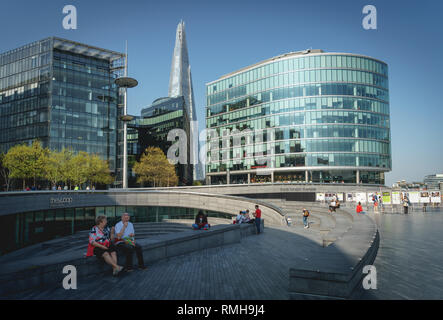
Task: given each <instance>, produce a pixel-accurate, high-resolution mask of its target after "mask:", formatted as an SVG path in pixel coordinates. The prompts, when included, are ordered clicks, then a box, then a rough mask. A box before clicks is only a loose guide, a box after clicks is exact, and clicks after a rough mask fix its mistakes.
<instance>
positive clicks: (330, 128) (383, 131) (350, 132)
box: [208, 124, 389, 149]
mask: <svg viewBox="0 0 443 320" xmlns="http://www.w3.org/2000/svg"><path fill="white" fill-rule="evenodd" d="M271 130H274V132H273V133H271V132H270V131H271ZM257 133H258V134H260V133H259V132H257ZM261 134H262V135H263V138H261V137H260V138H259V139H262V140H263V141H267V140H268V136H269V137H270V139H272V138H271V134H272V135H273V136H274V140H288V139H304V138H328V137H334V138H336V137H341V138H368V139H376V140H386V141H389V129H388V128H377V127H362V126H356V125H334V124H330V125H315V126H311V125H308V126H297V127H293V126H290V127H289V126H288V127H280V128H275V129H265V130H264V132H263V133H261ZM228 135H229V133H228ZM222 136H223V138H221V137H216V138H215V139H210V138H211V137H210V135H209V136H208V141H210V143H211V148H213V149H214V148H216V146H217V144H218V145H219V147H220V148H222V144H223V140H224V139H226V140H227V137H226V135H225V134H222ZM255 140H256V139H254V137H253V136H251V137H250V138H249V139H248V137H247V136H246V134H241V133H240V134H238V135H230V136H229V141H230V142H229V144H230V145H231V146H233V145H234V141H235V143H236V144H237V145H245V144H246V142H247V141H252V142H253V141H255ZM225 143H227V142H225Z"/></svg>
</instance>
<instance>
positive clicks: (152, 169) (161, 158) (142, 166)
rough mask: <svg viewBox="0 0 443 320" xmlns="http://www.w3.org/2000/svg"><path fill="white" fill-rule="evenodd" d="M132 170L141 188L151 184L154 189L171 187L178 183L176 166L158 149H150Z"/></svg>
mask: <svg viewBox="0 0 443 320" xmlns="http://www.w3.org/2000/svg"><path fill="white" fill-rule="evenodd" d="M132 170H133V171H134V173H135V174H136V175H137V183H140V185H141V186H144V184H145V183H149V184H150V185H152V186H154V187H162V186H168V187H169V186H176V185H177V183H178V177H177V174H176V173H175V166H174V165H173V164H171V163H170V162H169V160H168V159H167V158H166V156H165V154H164V153H163V151H162V150H161V149H160V148H158V147H148V148H147V149H146V150H145V152H144V153H143V154H142V156H141V158H140V161H138V162H136V163H135V164H134V167H133V168H132Z"/></svg>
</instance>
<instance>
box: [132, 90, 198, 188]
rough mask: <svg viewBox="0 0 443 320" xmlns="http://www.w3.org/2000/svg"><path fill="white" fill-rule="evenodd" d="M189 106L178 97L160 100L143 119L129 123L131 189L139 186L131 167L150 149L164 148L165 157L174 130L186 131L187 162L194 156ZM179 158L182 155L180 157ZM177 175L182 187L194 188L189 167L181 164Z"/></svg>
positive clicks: (146, 109)
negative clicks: (151, 147) (192, 154)
mask: <svg viewBox="0 0 443 320" xmlns="http://www.w3.org/2000/svg"><path fill="white" fill-rule="evenodd" d="M189 124H190V122H189V118H188V113H187V112H186V103H185V99H184V97H183V96H179V97H174V98H159V99H157V100H155V101H154V102H153V104H152V105H151V106H149V107H147V108H144V109H142V111H141V117H137V118H135V119H134V120H133V121H132V122H131V123H130V124H128V167H129V181H128V183H129V186H130V187H135V186H138V184H137V183H136V176H135V174H134V173H133V172H132V170H131V168H132V166H133V165H134V162H135V161H138V160H140V157H141V155H142V154H143V152H144V151H145V150H146V148H147V147H149V146H155V147H159V148H160V149H162V151H163V152H164V154H165V155H167V154H168V149H169V148H170V147H171V146H172V141H168V140H167V137H168V133H169V132H170V131H171V130H173V129H182V130H184V132H185V133H186V138H187V153H188V154H187V159H189V157H190V143H189V138H190V126H189ZM176 155H177V156H178V154H176ZM176 173H177V176H178V178H179V179H178V180H179V185H191V184H192V181H193V170H192V166H191V165H189V164H177V165H176Z"/></svg>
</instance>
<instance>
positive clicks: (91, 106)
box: [52, 95, 117, 119]
mask: <svg viewBox="0 0 443 320" xmlns="http://www.w3.org/2000/svg"><path fill="white" fill-rule="evenodd" d="M52 105H53V107H52V108H53V109H55V110H64V111H61V112H64V113H66V112H72V113H73V114H77V113H92V114H97V115H101V116H104V117H108V112H109V118H111V119H113V118H115V117H116V116H117V106H116V104H115V103H110V104H109V105H108V103H106V102H101V101H94V102H89V101H88V102H86V101H85V100H81V99H78V98H72V97H61V96H58V95H54V96H53V97H52Z"/></svg>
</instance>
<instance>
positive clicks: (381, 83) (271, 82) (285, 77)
mask: <svg viewBox="0 0 443 320" xmlns="http://www.w3.org/2000/svg"><path fill="white" fill-rule="evenodd" d="M311 82H346V83H351V82H352V83H362V84H368V85H373V86H378V87H382V88H384V89H388V80H387V78H385V77H383V76H379V75H377V74H374V73H369V72H363V71H354V70H341V69H322V70H311V71H303V72H291V73H285V74H279V75H276V76H273V77H269V78H265V79H262V80H258V81H255V82H251V83H249V84H247V85H243V86H239V87H235V88H231V89H229V90H226V91H223V92H219V93H215V94H213V95H209V96H208V97H207V99H208V104H209V105H211V104H215V103H219V102H222V101H226V100H231V99H234V98H237V97H241V96H245V95H249V94H253V93H256V92H261V91H264V90H267V89H269V88H277V87H284V86H289V85H299V84H303V83H311Z"/></svg>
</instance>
